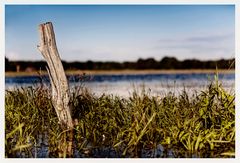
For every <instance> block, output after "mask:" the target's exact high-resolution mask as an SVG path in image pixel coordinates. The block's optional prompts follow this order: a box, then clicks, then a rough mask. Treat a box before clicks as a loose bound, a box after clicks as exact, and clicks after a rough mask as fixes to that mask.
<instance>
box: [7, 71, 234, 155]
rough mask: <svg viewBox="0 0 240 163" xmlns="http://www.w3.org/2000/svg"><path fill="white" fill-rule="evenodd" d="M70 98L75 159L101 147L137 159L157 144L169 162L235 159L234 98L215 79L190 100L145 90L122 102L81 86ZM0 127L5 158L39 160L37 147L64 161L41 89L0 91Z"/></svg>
mask: <svg viewBox="0 0 240 163" xmlns="http://www.w3.org/2000/svg"><path fill="white" fill-rule="evenodd" d="M71 96H72V97H71V105H72V106H73V107H72V108H73V110H72V116H73V119H74V125H75V127H74V148H75V151H78V152H79V153H80V154H81V155H80V156H81V157H97V156H95V155H94V154H93V153H94V150H96V149H104V148H110V149H112V150H114V151H115V154H116V153H117V154H116V155H115V157H142V154H141V153H142V151H143V150H149V151H151V150H154V149H156V148H157V147H159V145H161V146H162V147H163V148H164V151H173V154H174V157H193V156H194V155H195V154H196V153H198V154H199V155H198V157H234V156H235V155H234V153H235V101H234V100H235V94H234V93H231V92H227V91H225V90H224V88H223V87H222V86H221V83H220V82H219V80H218V78H217V76H216V79H215V81H213V82H212V83H211V84H209V86H208V88H206V89H205V90H202V91H201V92H196V93H195V94H194V95H193V96H189V95H188V94H187V92H186V91H183V92H182V93H181V94H180V95H175V94H174V92H169V93H167V94H166V95H164V96H161V97H156V96H152V95H151V93H150V92H149V91H146V89H145V88H143V90H142V91H141V92H140V93H138V91H137V90H136V91H134V92H133V93H132V95H131V96H130V97H128V98H121V97H118V96H113V95H105V94H103V95H101V96H95V95H94V94H92V93H91V92H89V91H88V90H87V89H86V88H85V87H84V86H82V85H80V86H77V87H76V88H74V89H72V90H71ZM5 122H6V123H5V133H6V135H5V156H6V157H41V156H40V154H39V153H38V151H37V150H36V149H38V148H40V147H41V146H43V145H45V146H47V148H48V151H47V152H48V155H47V156H48V157H65V155H64V154H61V155H59V147H58V142H59V141H60V139H62V138H63V137H62V136H61V135H63V134H65V131H63V130H61V128H60V126H59V124H58V119H57V116H56V114H55V111H54V108H53V106H52V104H51V100H50V92H49V89H48V88H47V87H44V86H38V87H27V88H18V89H14V90H11V91H6V92H5ZM61 142H62V141H61ZM113 157H114V156H113ZM150 157H167V156H166V155H163V156H156V155H151V156H150Z"/></svg>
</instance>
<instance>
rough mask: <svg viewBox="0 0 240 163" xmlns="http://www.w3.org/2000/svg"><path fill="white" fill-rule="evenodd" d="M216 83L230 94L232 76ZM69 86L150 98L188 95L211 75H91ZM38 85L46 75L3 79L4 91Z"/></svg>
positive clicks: (204, 84) (75, 78)
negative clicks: (143, 94) (142, 92)
mask: <svg viewBox="0 0 240 163" xmlns="http://www.w3.org/2000/svg"><path fill="white" fill-rule="evenodd" d="M218 78H219V82H220V83H222V85H223V87H224V88H225V89H227V90H229V91H234V85H235V74H234V73H231V74H219V76H218ZM68 79H69V81H70V86H74V85H77V84H80V83H81V84H83V85H84V86H85V87H86V88H88V89H89V90H90V91H91V92H93V93H94V94H96V95H101V94H103V93H104V94H113V95H118V96H123V97H127V96H129V95H131V93H132V92H133V91H134V90H135V91H137V92H139V93H140V92H141V91H142V89H143V88H144V89H145V90H146V91H148V92H149V93H151V95H163V94H166V93H167V92H169V91H171V92H174V93H176V94H178V93H180V92H181V91H182V90H184V89H185V90H186V91H187V92H189V93H194V92H195V91H200V90H203V89H205V88H207V86H208V85H209V84H210V83H211V81H214V74H208V73H201V74H194V73H193V74H137V75H94V76H84V77H83V76H68ZM41 82H44V83H46V84H49V79H48V77H47V76H42V77H41V78H40V77H39V76H23V77H6V78H5V89H12V88H14V87H20V86H30V85H37V84H39V83H41Z"/></svg>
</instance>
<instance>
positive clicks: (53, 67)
mask: <svg viewBox="0 0 240 163" xmlns="http://www.w3.org/2000/svg"><path fill="white" fill-rule="evenodd" d="M39 32H40V39H41V40H40V45H39V46H38V49H39V51H40V52H41V53H42V55H43V57H44V58H45V60H46V61H47V64H48V68H47V71H48V74H49V78H50V82H51V87H52V103H53V106H54V108H55V111H56V113H57V116H58V119H59V122H60V124H61V128H62V129H63V130H69V131H71V134H70V137H71V138H70V139H72V130H73V121H72V117H71V108H70V105H69V100H70V96H69V86H68V81H67V78H66V75H65V72H64V69H63V65H62V62H61V59H60V57H59V53H58V50H57V45H56V40H55V34H54V30H53V25H52V23H51V22H47V23H44V24H40V25H39ZM71 143H72V142H70V145H68V147H67V148H68V149H67V150H68V152H70V150H71V149H70V148H72V144H71Z"/></svg>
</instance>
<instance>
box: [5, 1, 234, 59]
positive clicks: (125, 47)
mask: <svg viewBox="0 0 240 163" xmlns="http://www.w3.org/2000/svg"><path fill="white" fill-rule="evenodd" d="M48 21H51V22H53V24H54V30H55V34H56V39H57V46H58V50H59V52H60V56H61V58H62V59H63V60H66V61H75V60H77V61H87V60H94V61H136V60H137V59H138V58H149V57H153V58H155V59H156V60H160V59H162V58H163V57H164V56H173V57H176V58H178V59H179V60H183V59H192V58H196V59H201V60H208V59H220V58H226V59H227V58H233V57H234V56H235V28H234V27H235V8H234V5H6V7H5V35H6V38H5V42H6V57H8V58H9V59H10V60H43V57H42V56H41V54H40V52H39V51H38V50H37V45H38V43H39V33H38V31H37V29H38V25H39V24H40V23H44V22H48Z"/></svg>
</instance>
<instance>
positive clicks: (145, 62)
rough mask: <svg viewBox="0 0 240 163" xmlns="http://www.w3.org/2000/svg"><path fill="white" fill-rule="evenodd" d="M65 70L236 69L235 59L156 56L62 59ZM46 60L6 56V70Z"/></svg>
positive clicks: (42, 63) (34, 65)
mask: <svg viewBox="0 0 240 163" xmlns="http://www.w3.org/2000/svg"><path fill="white" fill-rule="evenodd" d="M62 62H63V66H64V69H65V70H123V69H134V70H140V69H216V67H217V68H218V69H234V68H235V59H220V60H211V61H200V60H196V59H187V60H183V61H179V60H177V59H176V58H174V57H164V58H163V59H162V60H160V61H157V60H155V59H154V58H148V59H141V58H140V59H138V60H137V61H136V62H99V61H87V62H66V61H62ZM46 66H47V63H46V62H45V61H10V60H9V59H8V58H6V57H5V71H34V70H40V69H42V70H44V69H45V67H46Z"/></svg>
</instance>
